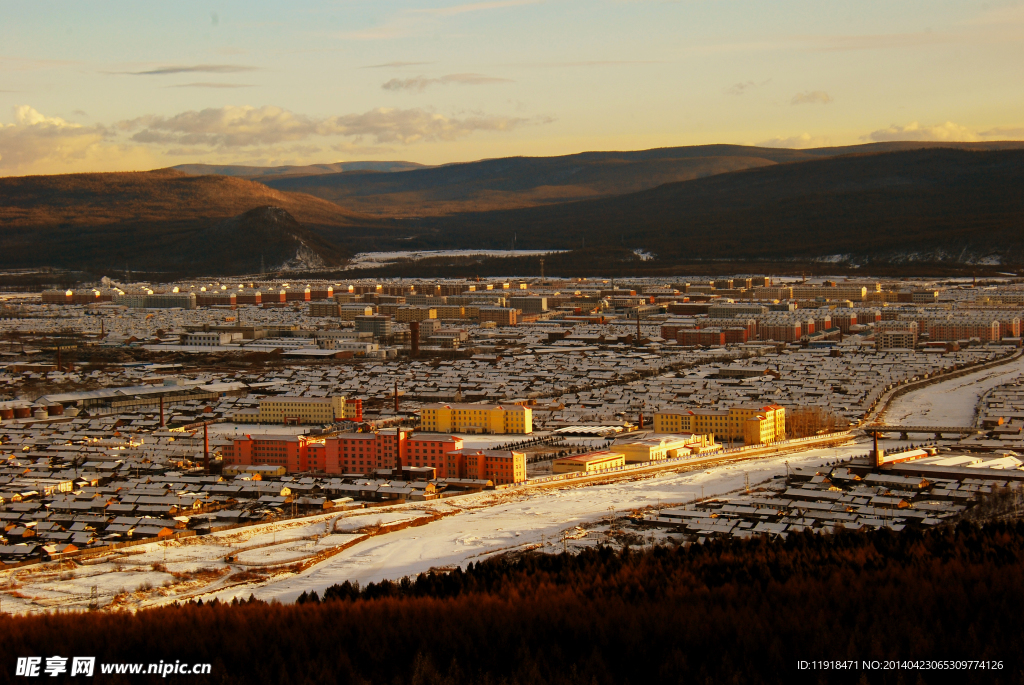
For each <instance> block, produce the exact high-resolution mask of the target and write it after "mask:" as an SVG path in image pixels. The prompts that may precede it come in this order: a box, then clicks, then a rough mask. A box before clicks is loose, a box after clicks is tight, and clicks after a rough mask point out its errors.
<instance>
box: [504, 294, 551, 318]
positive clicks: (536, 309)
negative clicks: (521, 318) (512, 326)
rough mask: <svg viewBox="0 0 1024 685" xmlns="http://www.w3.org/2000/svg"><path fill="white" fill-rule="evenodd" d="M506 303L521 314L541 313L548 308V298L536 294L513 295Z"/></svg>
mask: <svg viewBox="0 0 1024 685" xmlns="http://www.w3.org/2000/svg"><path fill="white" fill-rule="evenodd" d="M508 304H509V306H510V307H513V308H514V309H518V310H520V311H521V312H522V313H523V314H542V313H544V312H546V311H547V310H548V298H546V297H539V296H536V295H513V296H512V297H510V298H508Z"/></svg>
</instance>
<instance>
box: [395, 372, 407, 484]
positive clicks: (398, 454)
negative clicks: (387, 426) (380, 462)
mask: <svg viewBox="0 0 1024 685" xmlns="http://www.w3.org/2000/svg"><path fill="white" fill-rule="evenodd" d="M395 387H396V388H397V387H398V386H397V385H396V386H395ZM395 401H396V402H397V401H398V394H397V391H396V394H395ZM402 437H403V433H402V429H401V428H398V429H396V430H395V440H396V443H395V468H394V474H395V477H396V478H397V479H398V480H405V472H404V471H402V447H403V445H404V444H405V441H404V440H403V439H402Z"/></svg>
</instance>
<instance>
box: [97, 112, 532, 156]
mask: <svg viewBox="0 0 1024 685" xmlns="http://www.w3.org/2000/svg"><path fill="white" fill-rule="evenodd" d="M547 121H549V120H546V119H541V120H536V119H534V120H531V119H525V118H521V117H506V116H499V115H487V114H472V115H470V116H466V117H461V118H460V117H446V116H443V115H441V114H436V113H432V112H428V111H426V110H423V109H388V108H380V109H374V110H370V111H368V112H364V113H362V114H347V115H342V116H333V117H325V118H314V117H308V116H305V115H302V114H296V113H294V112H290V111H288V110H286V109H282V108H280V107H271V106H265V107H259V108H257V107H250V106H243V107H235V106H228V107H220V108H211V109H204V110H201V111H189V112H182V113H181V114H177V115H175V116H173V117H160V116H150V117H140V118H138V119H133V120H130V121H124V122H119V123H118V124H117V128H118V130H121V131H125V132H129V133H130V132H134V133H133V135H132V136H131V140H133V141H134V142H136V143H140V144H145V145H174V146H185V147H191V146H206V147H209V148H239V147H250V146H257V145H274V144H279V143H283V142H289V141H299V140H305V139H307V138H310V137H314V136H339V137H347V138H357V139H362V138H366V137H368V138H372V139H373V140H375V141H376V142H377V143H378V144H379V143H403V144H410V143H414V142H419V141H426V140H431V141H436V140H454V139H456V138H461V137H463V136H467V135H469V134H471V133H474V132H476V131H509V130H512V129H514V128H516V127H519V126H522V125H525V124H528V123H546V122H547Z"/></svg>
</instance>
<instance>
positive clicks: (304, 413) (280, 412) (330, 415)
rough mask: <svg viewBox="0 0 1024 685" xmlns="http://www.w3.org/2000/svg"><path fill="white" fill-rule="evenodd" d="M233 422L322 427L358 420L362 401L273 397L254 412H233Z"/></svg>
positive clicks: (361, 417) (262, 402)
mask: <svg viewBox="0 0 1024 685" xmlns="http://www.w3.org/2000/svg"><path fill="white" fill-rule="evenodd" d="M232 420H233V421H235V422H236V423H284V424H296V425H299V424H308V423H312V424H323V423H334V422H335V421H357V422H358V421H362V420H363V401H362V400H350V399H347V398H345V397H290V396H285V395H276V396H273V397H264V398H263V399H261V400H260V408H259V409H258V410H252V409H242V410H241V411H238V412H236V413H235V415H234V416H233V417H232Z"/></svg>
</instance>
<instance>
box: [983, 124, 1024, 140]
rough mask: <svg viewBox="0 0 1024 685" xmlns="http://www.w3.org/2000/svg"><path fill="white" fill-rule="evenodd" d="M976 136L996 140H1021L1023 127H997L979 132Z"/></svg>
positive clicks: (1023, 131)
mask: <svg viewBox="0 0 1024 685" xmlns="http://www.w3.org/2000/svg"><path fill="white" fill-rule="evenodd" d="M978 135H979V136H982V137H984V138H996V139H998V140H1021V139H1024V126H1016V127H1014V126H997V127H995V128H990V129H989V130H987V131H981V132H980V133H978Z"/></svg>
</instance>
